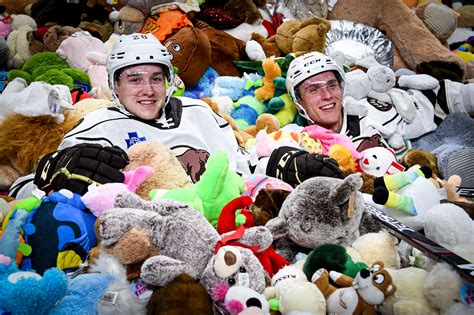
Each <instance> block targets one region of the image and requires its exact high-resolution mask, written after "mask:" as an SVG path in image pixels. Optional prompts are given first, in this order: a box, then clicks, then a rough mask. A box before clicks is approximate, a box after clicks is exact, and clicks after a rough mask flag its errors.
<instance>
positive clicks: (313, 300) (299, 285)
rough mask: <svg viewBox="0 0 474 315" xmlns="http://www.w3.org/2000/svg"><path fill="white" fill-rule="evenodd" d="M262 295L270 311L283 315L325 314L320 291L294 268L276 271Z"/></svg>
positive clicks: (324, 302) (323, 301)
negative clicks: (301, 314)
mask: <svg viewBox="0 0 474 315" xmlns="http://www.w3.org/2000/svg"><path fill="white" fill-rule="evenodd" d="M264 293H265V297H266V298H267V300H269V301H270V307H271V309H272V311H279V312H280V313H281V314H283V315H287V314H293V313H299V312H301V313H309V314H324V313H325V312H326V301H325V299H324V296H323V295H322V294H321V291H320V290H319V289H318V288H317V287H316V286H315V285H314V284H312V283H311V282H309V281H308V279H306V276H305V274H304V273H303V272H302V271H301V270H300V269H298V268H297V267H295V266H286V267H283V268H282V269H281V270H280V271H278V272H277V273H276V274H275V275H274V276H273V277H272V282H271V286H268V287H266V288H265V291H264Z"/></svg>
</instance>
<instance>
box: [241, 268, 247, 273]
mask: <svg viewBox="0 0 474 315" xmlns="http://www.w3.org/2000/svg"><path fill="white" fill-rule="evenodd" d="M239 272H247V269H245V267H240V268H239Z"/></svg>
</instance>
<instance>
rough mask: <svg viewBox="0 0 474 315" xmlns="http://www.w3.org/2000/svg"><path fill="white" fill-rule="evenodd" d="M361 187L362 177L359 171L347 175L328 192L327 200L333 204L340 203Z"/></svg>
mask: <svg viewBox="0 0 474 315" xmlns="http://www.w3.org/2000/svg"><path fill="white" fill-rule="evenodd" d="M361 187H362V177H361V175H360V174H359V173H354V174H351V175H349V176H347V177H346V178H345V179H344V181H343V182H342V183H341V184H339V185H337V186H336V187H335V188H334V189H332V190H331V192H330V193H329V200H331V201H332V203H333V204H334V205H342V204H343V203H345V202H347V201H348V200H349V197H350V195H351V194H352V193H353V192H355V191H358V190H359V189H360V188H361Z"/></svg>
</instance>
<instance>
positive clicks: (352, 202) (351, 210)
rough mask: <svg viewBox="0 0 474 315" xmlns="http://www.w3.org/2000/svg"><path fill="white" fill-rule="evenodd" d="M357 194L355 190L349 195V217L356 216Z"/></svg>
mask: <svg viewBox="0 0 474 315" xmlns="http://www.w3.org/2000/svg"><path fill="white" fill-rule="evenodd" d="M355 197H356V194H355V192H353V193H352V194H351V195H350V196H349V209H347V218H348V219H350V218H352V217H353V216H354V208H355V200H356V198H355Z"/></svg>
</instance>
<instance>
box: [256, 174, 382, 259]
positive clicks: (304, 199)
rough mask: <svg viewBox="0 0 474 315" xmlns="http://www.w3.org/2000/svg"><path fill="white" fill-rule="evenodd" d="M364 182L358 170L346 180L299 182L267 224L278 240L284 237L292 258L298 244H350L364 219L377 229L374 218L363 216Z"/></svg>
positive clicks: (324, 178) (326, 179)
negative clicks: (276, 214)
mask: <svg viewBox="0 0 474 315" xmlns="http://www.w3.org/2000/svg"><path fill="white" fill-rule="evenodd" d="M361 186H362V178H361V177H360V175H358V174H352V175H349V176H347V177H346V178H345V179H344V180H342V179H339V178H330V177H313V178H309V179H307V180H305V181H304V182H303V183H301V184H300V185H298V187H296V188H295V190H293V191H292V192H291V193H290V194H289V195H288V197H287V198H286V199H285V201H284V202H283V205H282V207H281V209H280V212H279V213H278V217H276V218H274V219H271V220H270V221H268V222H267V223H266V224H265V226H266V227H268V228H269V229H270V231H271V232H272V233H273V237H274V239H275V240H277V241H278V240H282V241H283V240H284V241H285V243H282V245H283V244H285V246H286V247H288V245H290V246H289V248H286V249H285V251H286V253H285V255H284V257H285V258H287V259H288V260H289V261H292V259H293V256H294V254H295V249H294V248H295V246H294V245H295V244H296V245H298V246H300V247H302V248H304V249H306V250H308V251H309V250H311V249H313V248H315V247H316V246H318V245H321V244H323V243H336V244H340V245H350V244H352V242H353V241H354V239H356V238H357V237H359V235H360V232H359V229H361V228H363V227H361V226H360V225H361V222H364V224H363V225H364V226H365V225H366V226H367V228H369V226H370V229H372V230H377V229H378V228H377V226H376V224H375V223H373V222H372V221H371V220H362V217H363V216H369V214H368V213H365V210H364V201H363V197H362V194H361V193H360V192H359V191H358V190H359V189H360V187H361ZM312 209H317V211H312ZM334 213H337V214H338V215H337V216H335V215H334ZM277 245H278V244H276V249H277V250H278V249H279V248H278V247H277ZM292 247H293V249H292Z"/></svg>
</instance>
